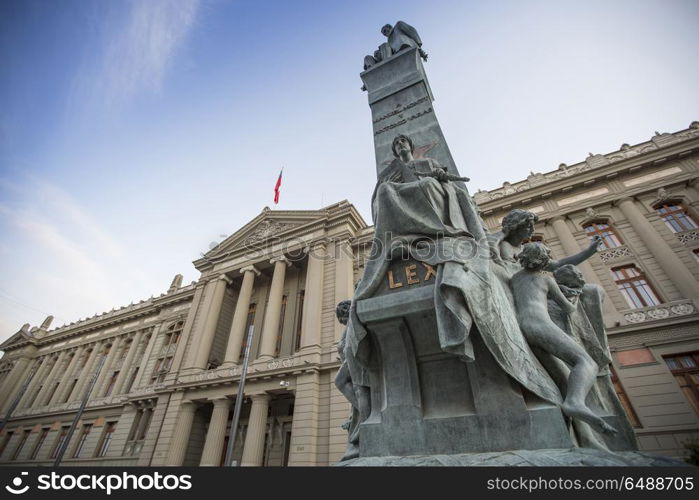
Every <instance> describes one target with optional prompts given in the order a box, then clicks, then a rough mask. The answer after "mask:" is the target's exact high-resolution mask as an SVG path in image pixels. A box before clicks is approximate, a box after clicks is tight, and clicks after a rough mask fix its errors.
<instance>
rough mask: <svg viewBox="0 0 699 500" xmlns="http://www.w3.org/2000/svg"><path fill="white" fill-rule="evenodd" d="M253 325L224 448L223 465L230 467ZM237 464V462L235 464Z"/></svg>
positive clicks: (241, 403)
mask: <svg viewBox="0 0 699 500" xmlns="http://www.w3.org/2000/svg"><path fill="white" fill-rule="evenodd" d="M252 330H253V326H252V325H250V328H248V337H247V340H246V341H245V344H246V345H245V357H244V358H243V368H242V371H241V373H240V381H239V382H238V395H237V396H236V398H235V409H234V410H233V422H231V431H230V434H229V435H228V447H227V448H226V458H225V460H224V462H223V465H224V466H226V467H232V466H233V465H234V464H233V448H234V447H235V438H236V434H238V423H239V422H240V412H241V410H242V408H243V398H244V397H245V378H246V376H247V373H248V361H249V359H250V344H252ZM235 465H237V464H235Z"/></svg>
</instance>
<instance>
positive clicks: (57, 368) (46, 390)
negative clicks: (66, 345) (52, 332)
mask: <svg viewBox="0 0 699 500" xmlns="http://www.w3.org/2000/svg"><path fill="white" fill-rule="evenodd" d="M67 355H68V350H67V349H66V350H63V351H61V352H60V353H59V354H58V359H57V360H56V363H55V364H54V365H53V368H51V371H50V372H49V374H48V376H47V377H46V379H45V380H44V386H43V387H42V388H41V391H39V395H38V396H37V397H36V399H35V400H34V406H35V407H37V408H38V407H40V406H44V405H46V404H47V403H48V400H49V397H50V395H51V394H52V391H53V389H54V387H55V385H56V384H55V383H54V382H55V381H56V379H57V378H58V374H59V373H61V370H62V369H63V361H65V359H66V356H67Z"/></svg>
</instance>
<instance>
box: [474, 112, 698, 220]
mask: <svg viewBox="0 0 699 500" xmlns="http://www.w3.org/2000/svg"><path fill="white" fill-rule="evenodd" d="M695 123H696V122H695ZM664 135H666V136H670V137H672V140H671V141H666V142H662V141H655V142H654V141H653V140H651V141H649V142H645V143H642V144H639V145H637V146H634V147H630V149H629V150H626V151H623V150H619V151H616V152H612V153H608V154H607V155H595V156H593V157H590V158H588V159H587V160H586V161H584V162H581V163H578V164H576V165H573V166H571V167H565V169H564V170H561V169H559V170H556V171H552V172H547V173H545V174H532V175H530V176H529V177H528V178H527V179H526V180H523V181H520V182H517V183H513V184H510V183H505V186H504V187H502V188H498V189H493V190H491V191H480V192H477V193H475V194H474V199H475V200H476V202H477V203H478V204H479V207H480V209H481V211H482V212H483V213H494V212H497V211H499V210H501V209H505V207H508V208H509V207H511V206H522V205H527V204H529V203H532V202H534V201H538V200H545V199H548V198H550V197H552V196H554V195H556V194H562V193H567V192H569V191H573V190H575V189H578V188H586V187H589V186H590V185H592V184H594V183H596V182H598V181H600V180H605V181H608V180H610V179H613V178H615V177H617V176H619V175H623V174H625V173H635V172H637V171H639V170H641V169H644V168H649V167H657V166H660V165H663V164H665V163H667V162H669V161H671V160H676V159H679V158H685V157H687V156H689V155H692V154H696V153H697V152H699V126H697V127H694V126H693V127H692V128H689V129H686V130H683V131H679V132H676V133H675V134H664ZM664 135H661V136H656V137H663V136H664ZM654 139H655V138H654ZM629 151H635V153H634V154H633V156H627V157H620V156H619V155H620V154H627V155H628V154H629ZM599 157H602V158H604V160H600V159H599ZM595 160H596V161H595Z"/></svg>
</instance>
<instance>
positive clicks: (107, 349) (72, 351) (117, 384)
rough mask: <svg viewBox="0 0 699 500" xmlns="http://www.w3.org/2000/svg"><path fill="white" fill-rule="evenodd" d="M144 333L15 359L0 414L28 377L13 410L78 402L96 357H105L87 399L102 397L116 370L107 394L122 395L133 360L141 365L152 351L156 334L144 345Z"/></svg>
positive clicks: (95, 364) (136, 381) (138, 332)
mask: <svg viewBox="0 0 699 500" xmlns="http://www.w3.org/2000/svg"><path fill="white" fill-rule="evenodd" d="M147 333H148V331H147V330H145V329H143V330H138V331H137V332H135V333H133V334H131V333H129V334H123V335H120V336H116V337H112V338H108V339H102V340H98V341H95V342H92V343H89V344H82V345H79V346H76V347H70V348H67V349H64V350H62V351H59V352H53V353H48V354H44V355H42V356H38V357H34V358H31V357H29V356H21V357H19V358H18V359H17V361H16V362H15V365H14V367H13V368H12V370H11V371H10V373H9V374H8V376H7V377H6V378H5V381H4V383H3V384H2V387H1V388H0V394H2V395H3V400H2V408H0V413H1V412H5V411H7V410H8V409H9V407H10V405H11V404H12V402H13V401H14V399H15V398H16V397H17V395H18V393H19V391H20V390H21V389H22V387H23V385H24V384H23V381H24V380H26V379H27V378H29V377H31V382H30V383H29V384H28V385H27V386H26V388H25V390H24V393H23V394H22V396H21V398H20V400H19V402H18V404H17V407H16V408H15V411H17V410H23V409H27V408H40V407H43V406H54V405H57V404H61V403H67V402H72V401H76V400H80V399H82V397H83V395H84V392H85V389H86V388H87V384H88V383H89V382H90V380H91V378H92V377H91V376H92V374H93V373H94V371H95V370H96V368H97V365H98V363H99V357H100V355H106V359H105V361H104V363H103V365H102V368H101V370H100V373H99V375H98V378H97V380H96V383H95V386H94V388H93V390H92V393H91V395H90V399H97V398H100V397H104V396H105V395H106V392H107V389H108V386H109V383H110V381H111V377H112V376H113V373H114V372H115V371H116V370H117V369H118V370H119V374H118V376H117V378H116V380H115V381H114V384H113V386H112V390H111V393H110V394H121V393H123V391H124V390H128V389H129V388H128V387H126V384H127V381H128V380H129V375H130V374H132V373H133V372H132V370H135V369H136V368H135V367H133V366H132V365H133V364H134V363H133V362H134V359H136V356H137V355H139V354H140V355H141V356H142V358H141V359H142V361H141V365H144V364H145V361H146V360H147V355H149V349H148V348H151V349H152V344H153V343H154V342H155V337H156V335H155V334H151V337H150V338H149V339H147V340H148V341H147V344H146V337H145V336H146V334H147ZM128 338H131V342H129V343H127V342H126V341H127V339H128ZM120 347H121V348H120ZM143 368H144V367H143V366H141V373H140V376H139V377H138V378H137V379H135V380H134V384H133V385H134V386H138V385H139V384H140V382H141V381H142V379H143ZM32 374H33V375H32ZM74 381H75V383H73V382H74Z"/></svg>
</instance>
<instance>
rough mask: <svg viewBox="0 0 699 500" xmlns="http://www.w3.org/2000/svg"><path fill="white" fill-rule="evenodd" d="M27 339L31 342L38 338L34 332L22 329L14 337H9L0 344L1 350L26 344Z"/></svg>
mask: <svg viewBox="0 0 699 500" xmlns="http://www.w3.org/2000/svg"><path fill="white" fill-rule="evenodd" d="M27 341H29V342H32V343H33V342H35V341H36V339H35V338H34V336H33V335H32V334H30V333H29V332H27V331H26V330H25V329H22V330H20V331H18V332H17V333H15V334H14V335H13V336H12V337H10V338H9V339H7V340H6V341H5V342H3V343H2V344H0V350H1V351H7V350H8V349H12V348H14V347H19V346H21V345H23V344H25V343H26V342H27Z"/></svg>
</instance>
